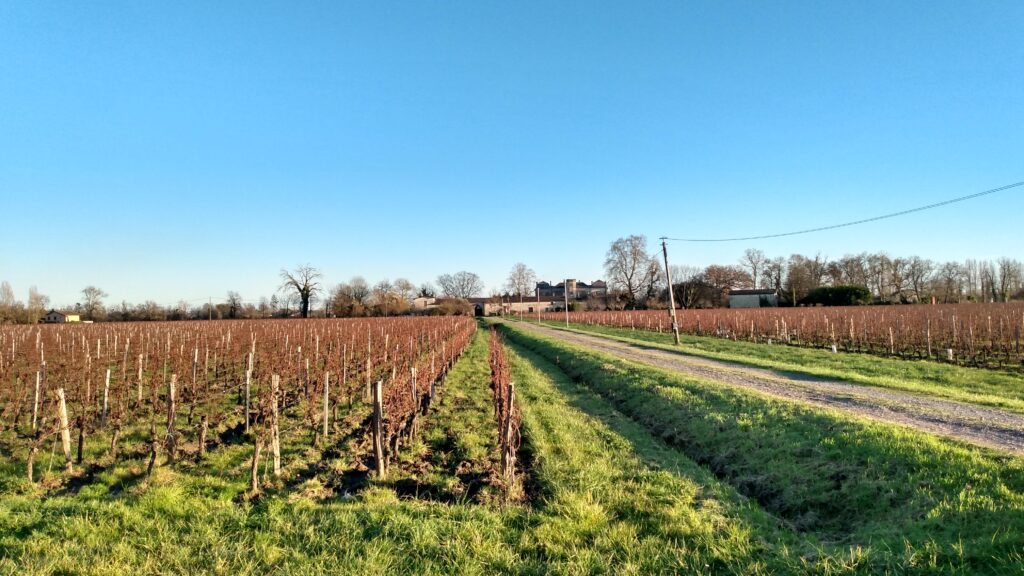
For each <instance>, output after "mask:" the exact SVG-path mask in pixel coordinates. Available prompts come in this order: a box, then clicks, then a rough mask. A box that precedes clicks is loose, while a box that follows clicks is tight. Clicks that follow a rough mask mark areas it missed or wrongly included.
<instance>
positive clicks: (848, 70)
mask: <svg viewBox="0 0 1024 576" xmlns="http://www.w3.org/2000/svg"><path fill="white" fill-rule="evenodd" d="M253 4H257V3H241V2H239V3H231V2H187V3H186V2H181V3H155V2H129V1H126V2H121V3H108V2H36V1H31V2H21V1H9V2H3V3H0V211H2V219H0V279H5V280H8V281H10V282H11V283H12V285H13V286H14V288H15V290H16V291H17V294H18V297H19V298H21V299H24V298H25V297H26V296H27V291H28V287H29V286H30V285H32V284H35V285H37V286H38V287H39V289H40V290H41V291H42V292H43V293H44V294H48V295H49V296H50V297H51V298H52V299H53V301H54V303H55V304H58V305H59V304H71V303H74V302H75V301H77V300H78V298H79V291H80V290H81V289H82V288H83V287H84V286H86V285H89V284H94V285H97V286H100V287H101V288H103V289H104V290H106V291H107V292H108V293H109V294H110V297H109V299H108V303H117V302H120V301H121V300H127V301H129V302H140V301H143V300H146V299H153V300H156V301H158V302H160V303H165V304H166V303H171V302H174V301H176V300H178V299H179V298H181V299H190V300H191V299H202V298H205V297H207V296H210V295H212V296H214V297H215V298H216V297H223V296H224V294H225V292H226V291H228V290H236V291H238V292H240V293H241V294H242V296H243V297H244V298H246V299H247V300H255V299H257V298H259V297H260V296H263V295H268V296H269V295H270V294H271V293H272V292H273V290H274V289H275V288H276V286H277V284H278V279H277V273H278V270H279V269H280V268H281V267H286V266H294V265H296V264H299V263H305V262H309V263H311V264H313V265H315V266H318V267H320V268H321V269H322V270H323V271H324V274H325V280H326V282H327V283H328V284H333V283H336V282H338V281H342V280H345V279H347V278H348V277H350V276H352V275H354V274H361V275H363V276H365V277H366V278H367V279H368V280H370V281H376V280H378V279H380V278H382V277H389V278H392V279H394V278H396V277H399V276H404V277H408V278H410V279H411V280H413V281H414V282H416V283H420V282H423V281H427V280H432V279H433V278H434V277H436V276H437V274H439V273H442V272H454V271H457V270H461V269H467V270H471V271H475V272H477V273H478V274H480V276H481V277H482V278H483V279H484V281H485V282H486V284H487V287H488V289H490V288H493V287H496V286H498V285H499V284H500V283H501V282H502V281H503V280H504V277H505V275H506V274H507V271H508V269H509V268H511V266H512V264H514V263H515V262H516V261H520V260H521V261H523V262H526V263H527V264H529V265H530V266H532V267H533V268H534V269H535V270H536V271H537V272H538V274H539V275H540V276H541V277H542V278H546V279H550V280H557V279H558V278H560V277H562V276H570V277H576V278H580V279H583V280H592V279H596V278H599V277H602V276H603V272H602V269H601V267H602V262H603V258H604V253H605V251H606V250H607V247H608V244H609V243H610V242H611V241H613V240H614V239H615V238H617V237H619V236H624V235H628V234H632V233H640V234H646V235H647V236H648V238H650V239H651V241H652V247H653V244H654V241H655V238H656V237H658V236H661V235H670V236H695V235H696V236H720V235H727V236H731V235H736V234H747V233H770V232H776V231H780V230H786V229H791V228H794V227H797V228H802V227H806V226H813V225H819V224H828V223H833V222H840V221H844V220H849V219H855V218H859V217H863V216H871V215H875V214H878V213H883V212H888V211H894V210H898V209H901V208H905V207H911V206H915V205H918V204H924V203H928V202H931V201H933V200H942V199H946V198H950V197H955V196H960V195H964V194H969V193H973V192H978V191H981V190H985V189H988V188H993V187H996V186H1000V185H1003V184H1007V183H1010V182H1016V181H1019V180H1024V129H1022V128H1024V97H1022V96H1024V80H1022V79H1024V36H1022V35H1021V26H1022V24H1024V3H1022V2H1018V1H1010V2H994V1H993V2H962V1H955V2H935V1H928V2H899V3H893V2H800V3H796V2H760V1H757V2H711V1H708V2H680V1H670V2H617V3H600V2H590V1H586V2H572V3H568V2H566V3H553V2H533V3H526V2H516V3H509V2H476V1H474V2H463V3H437V2H408V3H375V2H351V3H343V2H322V3H312V2H309V3H298V2H280V3H259V4H260V6H258V7H254V6H253ZM1021 214H1024V190H1021V189H1016V190H1011V191H1007V192H1003V193H1000V194H998V195H994V196H990V197H987V198H985V199H982V200H977V201H973V202H972V203H968V204H960V205H957V206H954V207H949V208H943V209H939V210H935V211H931V212H927V213H922V214H917V215H913V216H908V217H906V218H902V219H899V220H892V221H889V222H882V223H875V224H870V225H866V226H862V227H858V228H852V229H848V230H844V231H837V232H830V233H825V234H818V235H814V236H803V237H794V238H788V239H779V240H772V241H764V242H760V243H746V244H743V243H741V244H724V245H714V246H708V245H681V244H679V245H675V246H673V257H674V260H675V262H678V263H680V264H683V263H688V264H708V263H713V262H725V263H729V262H734V261H735V260H736V259H737V257H738V256H739V255H740V253H741V252H742V251H743V249H745V248H747V247H758V248H761V249H762V250H764V251H765V252H767V253H769V254H770V255H788V254H790V253H793V252H803V253H811V254H813V253H815V252H819V251H820V252H821V253H823V254H825V255H828V256H830V257H838V256H841V255H843V254H844V253H849V252H859V251H863V250H872V251H873V250H887V251H889V252H890V253H892V254H895V255H900V254H920V255H923V256H927V257H931V258H935V259H963V258H967V257H978V258H990V257H998V256H1002V255H1006V256H1013V257H1018V258H1019V257H1022V256H1024V255H1022V254H1021V252H1022V251H1021V246H1022V245H1024V243H1022V239H1024V232H1022V231H1021V226H1020V225H1019V221H1020V218H1021Z"/></svg>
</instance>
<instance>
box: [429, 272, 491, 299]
mask: <svg viewBox="0 0 1024 576" xmlns="http://www.w3.org/2000/svg"><path fill="white" fill-rule="evenodd" d="M437 285H438V286H440V287H441V293H442V294H444V295H445V296H447V297H449V298H462V299H466V298H472V297H473V296H476V295H477V294H479V293H481V292H483V290H484V283H483V282H482V281H481V280H480V277H479V276H477V275H476V274H474V273H472V272H466V271H465V270H463V271H461V272H456V273H455V274H442V275H440V276H438V277H437Z"/></svg>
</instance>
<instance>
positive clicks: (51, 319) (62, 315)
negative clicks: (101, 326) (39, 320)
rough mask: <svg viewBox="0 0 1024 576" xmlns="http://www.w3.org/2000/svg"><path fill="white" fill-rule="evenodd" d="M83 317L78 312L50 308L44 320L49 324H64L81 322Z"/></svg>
mask: <svg viewBox="0 0 1024 576" xmlns="http://www.w3.org/2000/svg"><path fill="white" fill-rule="evenodd" d="M81 321H82V318H81V317H80V316H79V315H78V314H68V313H66V312H58V311H56V310H50V311H49V312H47V313H46V316H43V322H45V323H47V324H63V323H65V322H81Z"/></svg>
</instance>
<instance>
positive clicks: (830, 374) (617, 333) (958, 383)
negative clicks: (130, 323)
mask: <svg viewBox="0 0 1024 576" xmlns="http://www.w3.org/2000/svg"><path fill="white" fill-rule="evenodd" d="M544 324H545V325H547V326H549V327H552V328H559V329H562V330H565V329H566V328H565V326H564V325H562V324H558V323H550V322H545V323H544ZM571 330H572V331H576V332H582V333H587V334H598V335H601V336H607V337H609V338H613V339H615V340H620V341H623V342H629V343H632V344H643V345H645V346H651V347H655V348H660V349H663V350H668V351H672V352H677V353H680V354H688V355H692V356H699V357H703V358H710V359H714V360H724V361H728V362H737V363H741V364H746V365H749V366H756V367H759V368H768V369H771V370H779V371H783V372H795V373H800V374H809V375H811V376H818V377H821V378H830V379H837V380H845V381H848V382H854V383H857V384H866V385H869V386H877V387H881V388H890V389H893V390H903V391H907V392H914V393H919V394H928V395H932V396H937V397H942V398H948V399H951V400H959V401H962V402H972V403H975V404H981V405H985V406H994V407H998V408H1004V409H1007V410H1012V411H1014V412H1021V413H1024V374H1021V373H1011V372H1004V371H999V370H990V369H984V368H968V367H963V366H954V365H951V364H943V363H939V362H933V361H928V360H900V359H895V358H881V357H879V356H873V355H870V354H857V353H852V352H841V353H838V354H834V353H832V352H830V351H827V350H819V349H815V348H801V347H797V346H786V345H781V344H778V345H774V344H773V345H768V344H757V343H753V342H744V341H733V340H726V339H722V338H711V337H707V336H689V335H680V339H681V340H682V346H675V345H673V344H672V336H671V334H659V333H657V332H649V331H646V330H630V329H628V328H611V327H607V326H586V325H582V324H573V325H572V328H571Z"/></svg>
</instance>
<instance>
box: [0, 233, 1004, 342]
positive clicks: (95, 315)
mask: <svg viewBox="0 0 1024 576" xmlns="http://www.w3.org/2000/svg"><path fill="white" fill-rule="evenodd" d="M646 243H647V240H646V238H645V237H644V236H641V235H634V236H629V237H626V238H619V239H618V240H616V241H615V242H613V243H612V244H611V247H610V248H609V250H608V252H607V254H606V259H605V273H606V274H607V277H608V285H609V294H608V295H607V296H601V297H590V298H587V299H585V300H579V301H574V302H571V303H570V304H571V307H572V308H573V309H576V310H586V309H589V310H621V309H644V308H666V307H667V306H668V291H667V289H666V287H667V282H666V280H665V274H664V267H663V265H662V263H661V262H662V260H661V254H660V253H659V252H658V251H653V252H649V251H648V250H647V246H646ZM671 272H672V280H673V282H672V285H673V288H674V290H673V292H674V294H673V295H674V297H675V302H676V306H677V307H679V308H721V307H726V306H728V302H729V299H728V295H729V292H730V291H731V290H743V289H767V290H773V291H776V292H778V294H779V303H780V305H782V306H799V305H820V304H825V305H842V304H915V303H930V302H933V301H934V302H937V303H945V304H949V303H968V302H1010V301H1020V300H1024V264H1022V263H1021V262H1020V261H1019V260H1016V259H1012V258H999V259H996V260H976V259H968V260H965V261H963V262H955V261H946V262H937V261H934V260H930V259H927V258H922V257H919V256H910V257H893V256H890V255H888V254H886V253H884V252H877V253H869V252H863V253H860V254H850V255H846V256H843V257H841V258H838V259H835V260H831V259H829V258H827V257H825V256H822V255H820V254H816V255H815V256H813V257H812V256H806V255H803V254H793V255H791V256H789V257H781V256H776V257H770V256H767V255H766V254H765V253H764V252H763V251H761V250H758V249H748V250H746V251H745V252H744V253H743V255H742V256H741V257H740V258H739V259H738V261H737V262H736V263H734V264H712V265H709V266H705V267H698V266H690V265H672V266H671ZM281 278H282V285H281V288H280V289H279V291H278V292H277V293H275V294H273V295H271V296H269V297H266V296H264V297H261V298H259V300H257V301H255V302H253V301H245V300H243V298H242V297H241V295H240V294H239V293H238V292H235V291H229V292H227V296H226V298H225V299H224V300H222V301H217V302H206V303H202V304H199V305H191V304H190V303H188V302H186V301H179V302H178V303H176V304H174V305H170V306H167V305H161V304H158V303H157V302H154V301H152V300H148V301H145V302H143V303H141V304H130V303H128V302H125V301H122V302H121V303H120V304H115V305H110V306H108V305H106V304H105V303H104V299H105V298H107V296H108V295H107V294H106V293H105V292H104V291H103V290H101V289H99V288H97V287H95V286H87V287H86V288H84V289H83V290H82V299H81V301H80V302H78V303H76V304H75V305H74V306H71V307H67V308H63V309H62V310H63V311H65V312H72V313H78V314H80V315H81V316H82V318H83V319H85V320H92V321H110V322H130V321H155V320H206V319H215V320H220V319H258V318H290V317H296V316H299V317H307V316H312V317H368V316H397V315H404V314H410V313H413V312H416V313H422V314H450V315H454V314H466V315H468V314H472V313H473V306H472V305H471V304H470V303H469V302H468V301H467V299H468V298H470V297H473V296H477V295H479V294H480V293H481V292H482V291H483V283H482V281H481V280H480V278H479V276H477V275H476V274H474V273H472V272H467V271H461V272H456V273H454V274H442V275H441V276H438V278H437V286H438V287H435V285H434V284H431V283H424V284H421V285H420V286H416V285H415V284H413V283H412V282H410V281H409V280H406V279H404V278H399V279H397V280H395V281H390V280H386V279H385V280H381V281H379V282H377V283H375V284H370V283H369V282H367V281H366V280H365V279H364V278H363V277H361V276H354V277H352V278H351V279H350V280H348V281H346V282H342V283H339V284H337V285H335V286H333V287H332V288H330V289H327V288H324V287H323V286H322V284H321V280H322V275H321V273H320V271H319V270H318V269H316V268H313V267H311V266H309V265H305V266H299V267H297V268H296V269H295V270H292V271H288V270H281ZM535 286H536V275H535V274H534V272H533V270H531V269H530V268H529V267H527V266H526V265H525V264H522V263H517V264H516V265H515V266H514V267H513V269H512V271H511V272H510V273H509V277H508V280H507V282H506V284H505V285H504V286H503V287H502V289H501V290H494V291H492V293H491V297H492V298H493V299H494V300H495V301H499V300H501V299H515V298H518V297H520V296H523V297H533V295H534V292H533V289H534V287H535ZM417 297H427V298H436V299H437V300H436V302H435V303H434V304H435V305H434V306H431V307H430V308H429V309H426V310H414V308H413V300H414V299H415V298H417ZM49 306H50V299H49V298H48V297H47V296H45V295H43V294H41V293H40V292H39V291H38V290H37V289H36V287H35V286H32V287H31V288H30V289H29V295H28V300H27V301H26V302H22V301H19V300H18V299H17V298H16V297H15V295H14V291H13V289H12V287H11V285H10V284H9V283H8V282H6V281H4V282H2V283H0V324H11V323H18V324H34V323H37V322H39V321H40V320H41V319H42V317H43V316H44V315H45V314H46V312H47V311H48V309H49Z"/></svg>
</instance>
